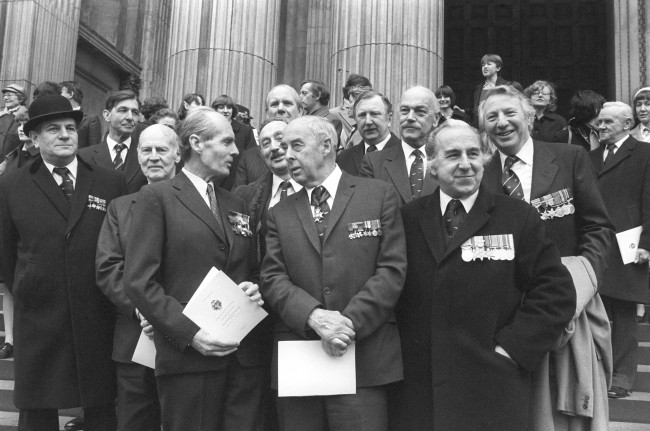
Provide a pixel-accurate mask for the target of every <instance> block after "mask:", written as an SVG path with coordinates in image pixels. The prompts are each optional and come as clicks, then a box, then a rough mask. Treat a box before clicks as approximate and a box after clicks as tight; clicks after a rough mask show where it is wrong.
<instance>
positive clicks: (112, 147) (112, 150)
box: [106, 135, 131, 162]
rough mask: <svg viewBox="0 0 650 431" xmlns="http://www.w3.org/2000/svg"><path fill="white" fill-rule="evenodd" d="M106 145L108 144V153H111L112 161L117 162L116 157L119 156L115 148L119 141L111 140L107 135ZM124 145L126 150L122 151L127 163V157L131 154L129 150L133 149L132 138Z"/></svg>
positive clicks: (123, 158)
mask: <svg viewBox="0 0 650 431" xmlns="http://www.w3.org/2000/svg"><path fill="white" fill-rule="evenodd" d="M106 143H107V144H108V151H110V153H111V161H113V160H115V156H117V151H115V146H116V145H117V144H118V142H117V141H114V140H113V139H111V137H110V136H108V135H106ZM122 143H123V144H124V145H126V148H125V149H123V150H122V160H123V161H124V162H126V155H127V153H128V152H129V148H131V137H130V136H129V137H128V138H127V139H126V140H125V141H124V142H122Z"/></svg>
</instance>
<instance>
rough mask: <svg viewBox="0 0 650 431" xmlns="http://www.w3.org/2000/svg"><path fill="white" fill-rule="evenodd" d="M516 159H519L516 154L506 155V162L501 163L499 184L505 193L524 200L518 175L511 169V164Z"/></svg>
mask: <svg viewBox="0 0 650 431" xmlns="http://www.w3.org/2000/svg"><path fill="white" fill-rule="evenodd" d="M517 160H519V158H518V157H517V156H508V157H506V162H505V163H504V165H503V174H502V175H501V184H502V185H503V191H504V192H505V194H507V195H508V196H512V197H513V198H516V199H521V200H525V198H524V189H523V188H522V187H521V182H520V181H519V177H518V176H517V174H515V171H513V170H512V165H514V164H515V163H516V162H517Z"/></svg>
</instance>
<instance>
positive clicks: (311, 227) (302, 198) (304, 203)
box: [287, 187, 321, 254]
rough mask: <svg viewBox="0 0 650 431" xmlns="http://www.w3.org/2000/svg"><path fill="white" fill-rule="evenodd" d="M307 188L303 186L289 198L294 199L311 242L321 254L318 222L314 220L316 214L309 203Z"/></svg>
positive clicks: (299, 216)
mask: <svg viewBox="0 0 650 431" xmlns="http://www.w3.org/2000/svg"><path fill="white" fill-rule="evenodd" d="M308 196H309V195H308V194H307V190H305V188H304V187H303V188H302V190H300V191H299V192H298V193H294V194H292V195H291V196H290V197H288V198H287V199H293V200H294V207H295V208H296V213H297V214H298V220H300V224H301V225H302V228H303V230H304V231H305V234H306V235H307V238H309V242H310V243H311V245H312V246H314V249H316V251H317V252H318V254H321V247H320V238H318V231H317V230H316V223H315V222H314V216H313V215H312V213H311V207H310V205H309V198H308Z"/></svg>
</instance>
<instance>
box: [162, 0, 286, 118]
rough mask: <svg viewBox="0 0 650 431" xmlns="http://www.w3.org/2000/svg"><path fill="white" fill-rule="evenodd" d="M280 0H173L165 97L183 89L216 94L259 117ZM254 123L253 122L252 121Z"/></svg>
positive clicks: (271, 68)
mask: <svg viewBox="0 0 650 431" xmlns="http://www.w3.org/2000/svg"><path fill="white" fill-rule="evenodd" d="M279 13H280V0H266V1H258V0H219V1H212V0H174V2H173V5H172V17H171V26H170V40H169V60H168V64H167V84H166V87H167V91H166V93H167V100H168V101H169V102H170V106H173V107H174V108H177V107H178V106H179V105H180V102H181V100H182V97H183V95H184V94H185V93H193V92H198V93H201V94H203V95H204V96H205V97H206V99H207V102H208V104H209V103H210V102H211V101H212V100H213V99H214V98H215V97H217V96H219V95H220V94H228V95H229V96H231V97H232V98H233V99H234V100H235V102H236V103H240V104H242V105H245V106H248V107H249V108H250V110H251V114H252V115H253V117H255V118H256V119H257V120H261V119H262V118H263V109H264V98H265V96H266V93H267V92H268V90H269V89H270V88H271V87H272V86H273V85H274V84H275V76H276V73H277V56H278V54H277V40H278V28H279V21H280V19H279V18H280V17H279ZM258 124H259V123H258Z"/></svg>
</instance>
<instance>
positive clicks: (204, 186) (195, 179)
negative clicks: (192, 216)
mask: <svg viewBox="0 0 650 431" xmlns="http://www.w3.org/2000/svg"><path fill="white" fill-rule="evenodd" d="M182 171H183V173H184V174H185V175H186V176H187V178H188V179H189V180H190V181H191V182H192V184H194V187H196V189H197V190H198V191H199V193H200V194H201V196H204V195H205V194H206V193H207V192H208V183H207V182H206V181H205V180H204V179H203V178H201V177H199V176H198V175H195V174H193V173H192V172H190V171H188V170H187V168H185V167H183V169H182ZM212 187H214V185H213V186H212Z"/></svg>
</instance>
